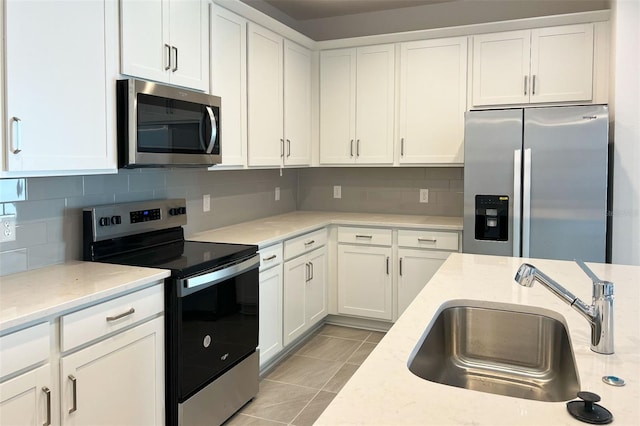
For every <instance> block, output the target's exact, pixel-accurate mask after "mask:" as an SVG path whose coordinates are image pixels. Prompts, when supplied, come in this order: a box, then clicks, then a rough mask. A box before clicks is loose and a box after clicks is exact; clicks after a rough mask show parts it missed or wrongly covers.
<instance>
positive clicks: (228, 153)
mask: <svg viewBox="0 0 640 426" xmlns="http://www.w3.org/2000/svg"><path fill="white" fill-rule="evenodd" d="M212 7H213V15H212V18H211V93H212V94H214V95H216V96H220V97H221V98H222V103H223V110H224V125H223V126H222V139H221V140H222V142H221V144H222V145H221V149H222V163H221V164H219V165H218V166H216V167H220V166H243V165H245V164H246V163H247V30H246V28H247V21H246V20H245V19H244V18H241V17H240V16H238V15H236V14H234V13H231V12H229V11H228V10H226V9H223V8H221V7H218V6H217V5H215V4H213V5H212Z"/></svg>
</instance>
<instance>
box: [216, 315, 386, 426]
mask: <svg viewBox="0 0 640 426" xmlns="http://www.w3.org/2000/svg"><path fill="white" fill-rule="evenodd" d="M383 336H384V333H382V332H377V331H367V330H360V329H356V328H348V327H340V326H336V325H329V324H327V325H324V326H323V327H322V328H320V330H318V331H317V332H316V333H314V334H313V335H312V336H311V337H310V338H309V340H307V342H306V343H304V344H303V345H302V346H300V347H299V348H298V349H297V350H296V351H295V352H293V354H292V355H290V356H289V357H288V358H286V359H285V360H284V361H282V362H281V363H280V364H278V365H277V366H276V367H275V368H274V369H273V370H272V371H271V372H270V373H269V374H267V376H266V377H264V378H263V379H262V380H261V382H260V390H259V392H258V395H257V396H256V397H255V398H254V399H253V401H251V402H250V403H248V404H247V405H245V406H244V407H243V408H242V409H241V410H240V411H239V412H238V413H237V414H236V415H235V416H233V417H232V418H231V419H229V420H228V421H227V422H226V423H225V426H238V425H264V426H268V425H295V426H306V425H312V424H313V422H315V421H316V419H317V418H318V417H319V416H320V414H322V412H323V411H324V409H325V408H326V407H327V406H328V405H329V403H330V402H331V401H332V400H333V397H334V396H336V394H337V393H338V392H339V391H340V389H342V387H343V386H344V384H345V383H346V382H347V380H349V378H350V377H351V376H352V375H353V373H354V372H355V371H356V370H357V369H358V367H359V366H360V364H362V362H363V361H364V360H365V359H366V358H367V356H369V354H370V353H371V351H372V350H373V348H375V347H376V345H377V344H378V342H379V341H380V339H382V337H383Z"/></svg>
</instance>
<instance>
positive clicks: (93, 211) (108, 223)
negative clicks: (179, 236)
mask: <svg viewBox="0 0 640 426" xmlns="http://www.w3.org/2000/svg"><path fill="white" fill-rule="evenodd" d="M186 204H187V203H186V200H185V199H184V198H180V199H171V200H149V201H139V202H134V203H121V204H107V205H102V206H96V207H89V208H85V209H84V211H83V227H84V231H83V232H84V234H85V237H84V238H85V239H86V238H87V233H90V234H91V236H92V240H93V241H100V240H105V239H110V238H117V237H123V236H127V235H134V234H139V233H141V232H148V231H156V230H161V229H168V228H173V227H176V226H183V225H186V223H187V206H186Z"/></svg>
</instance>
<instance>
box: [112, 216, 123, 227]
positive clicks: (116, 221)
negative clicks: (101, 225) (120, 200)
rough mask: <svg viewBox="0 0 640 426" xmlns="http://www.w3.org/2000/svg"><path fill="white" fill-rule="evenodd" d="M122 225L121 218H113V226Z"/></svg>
mask: <svg viewBox="0 0 640 426" xmlns="http://www.w3.org/2000/svg"><path fill="white" fill-rule="evenodd" d="M121 223H122V217H121V216H111V224H112V225H120V224H121Z"/></svg>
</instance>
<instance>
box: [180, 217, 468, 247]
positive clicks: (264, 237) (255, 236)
mask: <svg viewBox="0 0 640 426" xmlns="http://www.w3.org/2000/svg"><path fill="white" fill-rule="evenodd" d="M334 224H337V225H347V226H348V225H351V226H384V227H394V228H406V229H431V230H442V231H462V218H461V217H448V216H421V215H398V214H378V213H348V212H318V211H304V210H299V211H294V212H290V213H284V214H281V215H277V216H270V217H265V218H262V219H256V220H252V221H249V222H243V223H239V224H237V225H230V226H226V227H223V228H218V229H213V230H210V231H203V232H197V233H195V234H193V235H189V236H188V237H187V239H189V240H197V241H215V242H221V243H239V244H256V245H259V246H260V247H266V246H269V245H271V244H274V243H277V242H280V241H282V240H284V239H287V238H290V237H294V236H296V235H300V234H304V233H305V232H308V231H313V230H315V229H318V228H321V227H323V226H327V225H334Z"/></svg>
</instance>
